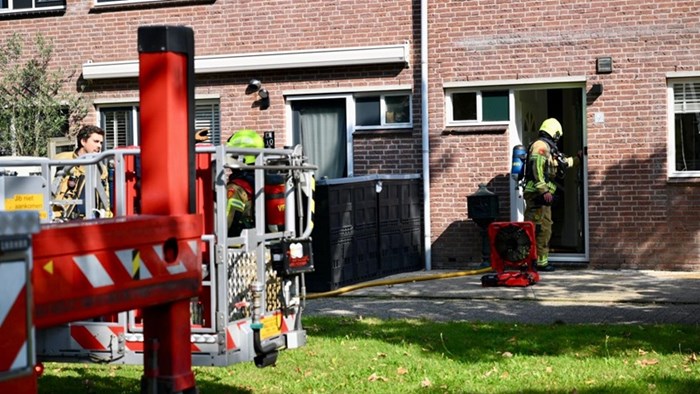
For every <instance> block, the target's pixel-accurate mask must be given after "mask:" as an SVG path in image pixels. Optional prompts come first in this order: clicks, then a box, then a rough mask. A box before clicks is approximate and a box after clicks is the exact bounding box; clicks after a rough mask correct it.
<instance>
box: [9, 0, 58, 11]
mask: <svg viewBox="0 0 700 394" xmlns="http://www.w3.org/2000/svg"><path fill="white" fill-rule="evenodd" d="M15 1H16V0H8V2H7V8H0V14H16V13H20V12H40V11H53V10H65V9H66V1H65V0H63V1H62V3H63V4H61V5H52V6H46V7H41V6H39V7H38V6H37V1H39V0H32V6H31V7H30V8H15V7H14V5H15Z"/></svg>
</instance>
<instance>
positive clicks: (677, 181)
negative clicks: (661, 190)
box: [666, 176, 700, 185]
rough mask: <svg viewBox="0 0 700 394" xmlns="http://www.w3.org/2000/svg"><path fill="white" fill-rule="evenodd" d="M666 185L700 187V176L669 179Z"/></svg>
mask: <svg viewBox="0 0 700 394" xmlns="http://www.w3.org/2000/svg"><path fill="white" fill-rule="evenodd" d="M666 183H668V184H670V185H700V176H698V177H673V178H668V179H666Z"/></svg>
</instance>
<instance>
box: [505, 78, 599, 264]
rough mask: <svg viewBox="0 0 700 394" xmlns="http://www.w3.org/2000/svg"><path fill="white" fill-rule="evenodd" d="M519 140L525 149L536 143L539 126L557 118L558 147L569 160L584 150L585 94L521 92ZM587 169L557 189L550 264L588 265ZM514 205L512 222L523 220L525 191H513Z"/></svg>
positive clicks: (570, 174) (568, 90)
mask: <svg viewBox="0 0 700 394" xmlns="http://www.w3.org/2000/svg"><path fill="white" fill-rule="evenodd" d="M515 97H516V100H515V102H516V103H517V104H516V113H517V122H516V124H517V129H518V130H517V131H518V133H517V134H518V136H517V137H518V140H519V141H520V143H522V144H523V145H524V146H525V147H529V145H530V144H531V143H532V142H533V141H535V140H536V139H537V136H538V134H539V126H540V124H541V123H542V121H544V120H545V119H547V118H552V117H553V118H556V119H557V120H559V122H560V123H561V125H562V129H563V137H562V138H561V139H560V140H559V143H558V147H559V150H560V151H561V152H563V153H564V154H565V155H567V156H575V155H576V154H577V152H578V151H580V150H583V147H584V141H585V135H584V129H585V125H584V121H583V113H584V111H585V108H584V105H585V101H584V97H585V91H584V89H582V88H556V89H537V90H518V91H516V92H515ZM584 169H585V165H583V164H582V165H581V166H579V167H578V168H575V169H570V170H568V172H567V175H566V177H565V179H564V180H563V181H562V182H560V184H559V186H558V187H557V189H558V190H557V202H556V203H555V204H554V205H553V206H552V218H553V221H554V225H553V227H552V239H551V241H550V256H549V259H550V261H554V262H563V261H570V262H586V261H587V260H588V248H587V239H586V237H587V233H588V232H587V230H586V218H587V217H588V216H587V212H586V200H587V199H586V198H585V197H586V194H585V193H586V182H587V180H586V177H585V171H584ZM511 190H512V192H511V193H512V196H511V202H512V203H513V204H514V205H515V207H514V209H513V210H512V216H513V217H512V219H513V220H523V212H524V199H523V198H522V190H521V189H520V188H516V187H513V188H511Z"/></svg>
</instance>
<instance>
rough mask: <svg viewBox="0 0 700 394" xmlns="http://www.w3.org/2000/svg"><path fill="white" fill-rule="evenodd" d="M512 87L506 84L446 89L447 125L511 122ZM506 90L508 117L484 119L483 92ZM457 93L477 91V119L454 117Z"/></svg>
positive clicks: (504, 123)
mask: <svg viewBox="0 0 700 394" xmlns="http://www.w3.org/2000/svg"><path fill="white" fill-rule="evenodd" d="M511 90H512V89H510V88H506V87H504V86H499V87H494V88H489V89H478V88H477V89H475V88H450V89H445V125H446V126H472V125H507V124H509V123H510V122H511V116H512V111H511V109H512V108H511V105H512V103H511V102H510V94H511ZM501 91H502V92H505V94H506V101H507V103H508V107H507V108H506V110H507V113H508V118H507V119H505V120H484V110H483V92H501ZM456 93H476V119H468V120H455V119H454V107H453V103H452V96H453V95H454V94H456Z"/></svg>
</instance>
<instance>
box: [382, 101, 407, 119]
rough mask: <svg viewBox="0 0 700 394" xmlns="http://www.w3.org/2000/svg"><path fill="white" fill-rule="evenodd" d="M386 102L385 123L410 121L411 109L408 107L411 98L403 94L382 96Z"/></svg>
mask: <svg viewBox="0 0 700 394" xmlns="http://www.w3.org/2000/svg"><path fill="white" fill-rule="evenodd" d="M384 102H385V104H386V123H387V124H391V123H408V122H410V121H411V119H409V116H410V115H411V109H410V107H409V105H410V103H411V100H410V96H409V95H405V96H386V97H384Z"/></svg>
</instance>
